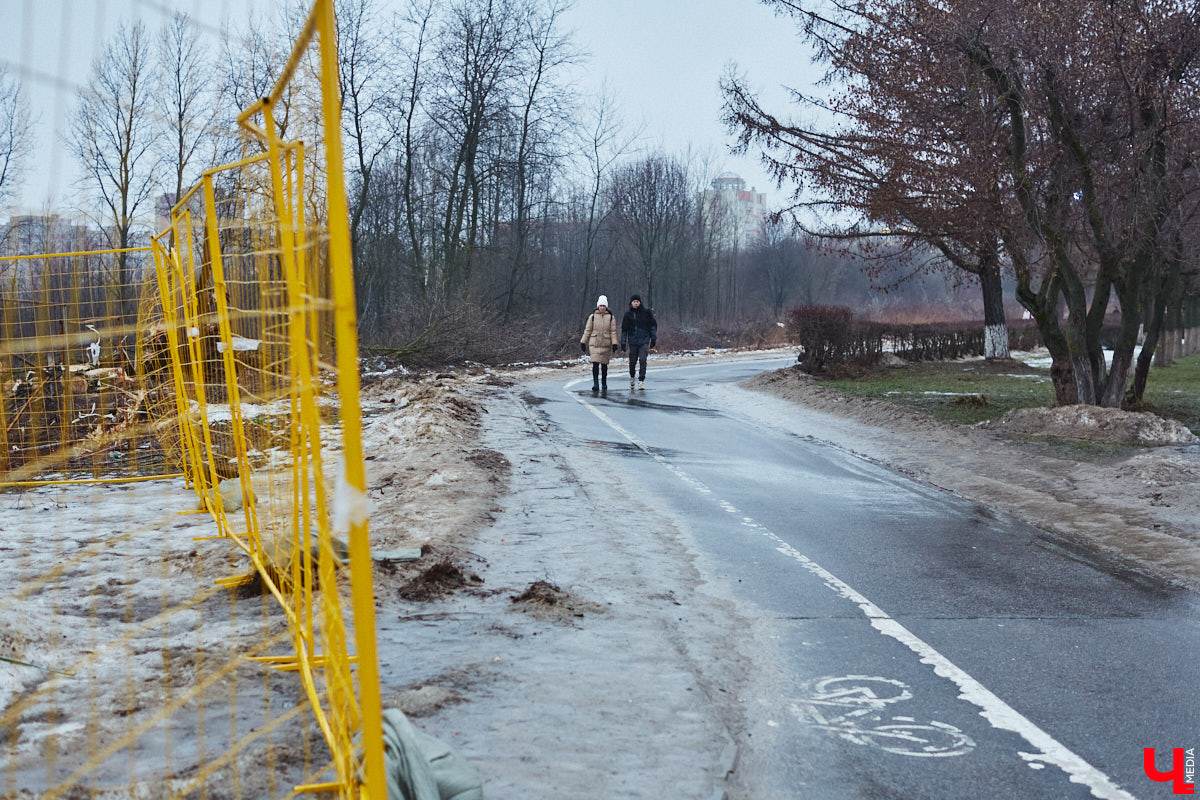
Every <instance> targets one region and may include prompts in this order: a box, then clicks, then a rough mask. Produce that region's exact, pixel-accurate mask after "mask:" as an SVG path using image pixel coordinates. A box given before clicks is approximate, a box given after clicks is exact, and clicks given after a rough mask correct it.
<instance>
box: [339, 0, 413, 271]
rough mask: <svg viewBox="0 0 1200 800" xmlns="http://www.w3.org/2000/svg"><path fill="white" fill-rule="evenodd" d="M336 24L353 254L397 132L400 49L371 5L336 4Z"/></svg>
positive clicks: (355, 0)
mask: <svg viewBox="0 0 1200 800" xmlns="http://www.w3.org/2000/svg"><path fill="white" fill-rule="evenodd" d="M337 20H338V56H339V62H340V63H339V65H338V78H339V84H340V87H339V88H340V89H341V98H342V129H343V131H344V132H345V134H346V139H345V145H346V149H347V150H348V151H349V154H350V169H351V170H352V171H353V173H354V180H353V181H352V185H353V186H354V187H355V190H356V191H355V194H354V197H352V198H351V203H350V242H351V247H352V249H354V251H355V252H357V250H358V241H359V230H360V228H361V224H362V215H363V210H364V207H365V205H366V199H367V196H368V194H369V193H370V191H371V180H372V177H373V175H374V172H375V165H376V163H377V162H378V160H379V159H380V157H381V156H383V154H384V153H385V152H386V151H387V149H388V148H389V147H390V146H391V144H392V142H393V141H394V140H395V139H396V137H397V136H399V134H400V131H401V126H402V121H403V117H402V115H401V113H400V111H401V108H402V106H401V104H400V103H398V102H397V100H398V98H397V93H396V87H395V76H396V73H397V71H398V67H399V65H398V64H397V63H396V58H395V54H396V53H397V52H398V51H399V48H398V47H397V46H396V42H395V37H394V34H393V33H392V31H391V30H390V27H389V26H388V24H387V23H386V22H385V21H384V20H383V19H382V18H381V15H380V13H379V9H378V7H377V4H376V2H375V0H338V3H337Z"/></svg>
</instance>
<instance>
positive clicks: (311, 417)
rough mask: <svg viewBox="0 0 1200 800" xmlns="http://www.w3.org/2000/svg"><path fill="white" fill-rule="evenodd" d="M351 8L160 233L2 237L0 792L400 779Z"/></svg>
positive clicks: (300, 46) (376, 783)
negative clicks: (348, 93)
mask: <svg viewBox="0 0 1200 800" xmlns="http://www.w3.org/2000/svg"><path fill="white" fill-rule="evenodd" d="M333 6H334V4H333V2H332V0H316V2H314V4H313V7H312V11H311V13H310V15H309V17H308V18H307V22H306V24H305V26H304V29H303V31H302V33H301V34H300V36H299V37H298V39H297V41H296V42H295V45H294V49H293V52H292V54H291V56H290V58H289V60H288V62H287V66H286V68H285V69H284V70H283V72H282V74H281V76H280V78H279V79H278V82H277V83H276V85H275V87H274V89H273V90H272V92H271V93H270V94H269V95H268V96H267V97H265V98H263V99H262V100H260V101H259V102H258V103H256V104H255V105H254V106H253V107H251V108H249V109H246V110H245V111H244V112H243V113H242V115H241V117H240V118H239V124H240V125H241V126H242V127H243V128H244V130H245V132H246V149H245V153H246V155H245V157H244V158H243V159H242V160H240V161H237V162H235V163H232V164H227V165H224V166H221V167H217V168H214V169H211V170H208V171H206V172H205V173H204V175H203V178H202V180H201V181H200V182H199V183H198V184H197V185H196V186H194V187H192V189H191V190H190V191H189V192H188V193H187V194H186V195H185V196H184V197H182V198H180V199H179V201H178V203H177V204H176V205H175V206H174V208H173V209H171V213H170V222H169V225H168V226H167V227H166V229H164V230H162V231H161V232H159V233H158V234H157V235H156V236H154V237H153V239H152V241H151V244H150V247H148V248H136V249H132V250H128V251H90V252H88V251H80V252H75V253H57V254H51V255H42V256H36V257H14V258H9V259H0V326H2V328H0V378H2V379H3V384H2V385H0V388H3V402H2V403H0V437H3V438H0V450H2V452H0V498H2V497H8V498H10V499H12V501H13V503H14V507H17V508H20V509H22V510H23V511H22V513H21V515H20V516H18V517H13V519H18V520H19V522H18V523H17V524H16V526H15V527H14V528H13V529H12V530H11V531H10V530H9V528H6V527H5V525H6V523H5V522H4V521H0V532H3V533H4V534H5V537H4V542H5V546H6V547H7V548H8V549H9V550H13V551H15V554H10V555H11V558H8V557H6V559H5V562H6V563H5V566H3V567H0V585H2V586H3V588H4V590H5V591H4V592H3V598H2V599H0V748H3V750H4V752H5V754H6V756H5V760H4V761H3V762H0V763H2V764H3V767H2V768H0V797H4V798H9V797H14V798H15V797H25V796H27V793H28V794H29V796H37V797H44V798H51V797H75V796H81V797H82V796H88V797H103V798H109V797H112V798H116V797H156V798H157V797H210V796H220V797H285V796H293V795H294V794H296V793H301V792H314V793H323V794H325V795H327V796H328V795H332V796H337V797H343V798H365V797H368V796H374V797H376V798H384V797H386V788H385V787H386V781H385V777H384V757H383V745H382V712H381V709H380V699H379V688H378V666H377V663H376V650H375V619H374V593H373V587H372V574H371V556H370V547H369V542H368V529H367V513H366V508H367V501H366V493H365V470H364V465H363V457H362V445H361V411H360V406H359V385H358V372H357V350H358V343H357V334H356V330H357V329H356V320H355V315H354V308H355V306H354V297H353V274H352V264H351V258H350V246H349V232H348V227H347V212H346V199H345V190H344V187H343V183H342V171H343V165H342V161H341V144H340V135H341V132H340V119H339V113H340V103H339V99H338V95H337V92H338V72H337V69H338V67H337V52H336V35H335V19H334V8H333ZM298 84H299V85H300V86H299V88H300V90H301V91H300V92H299V94H300V95H302V96H305V97H309V98H313V99H312V101H311V102H312V106H313V109H314V110H319V112H320V114H319V118H314V130H317V131H319V135H318V136H317V137H316V142H317V143H316V144H310V147H309V148H308V149H306V147H305V146H304V145H303V144H302V143H301V142H299V141H296V140H285V139H284V138H282V137H281V136H280V135H279V133H278V128H277V126H276V124H275V120H274V117H273V112H274V107H275V105H276V104H277V103H278V102H279V99H280V97H281V96H282V95H283V94H284V92H285V91H288V90H289V89H296V88H297V85H298ZM89 276H94V278H93V277H89ZM133 479H155V480H153V481H150V482H143V483H135V484H129V485H124V486H113V485H110V484H108V483H104V481H116V480H121V481H129V480H133ZM81 481H88V482H94V483H97V485H93V486H80V485H78V484H77V483H76V482H81ZM5 493H7V494H5ZM43 513H44V514H45V516H43V517H38V516H37V515H38V514H43ZM38 519H40V520H42V521H43V522H44V523H48V524H45V525H44V524H41V523H38V524H33V523H32V522H31V521H34V520H38Z"/></svg>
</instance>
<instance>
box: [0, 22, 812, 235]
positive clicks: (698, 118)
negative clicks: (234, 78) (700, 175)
mask: <svg viewBox="0 0 1200 800" xmlns="http://www.w3.org/2000/svg"><path fill="white" fill-rule="evenodd" d="M383 1H384V2H385V3H387V2H389V1H390V0H383ZM276 5H277V3H276V0H0V19H3V20H4V24H3V25H2V26H0V60H3V61H5V62H6V63H7V64H8V66H9V69H10V70H12V71H14V72H18V73H19V74H21V75H22V77H23V78H24V80H25V85H26V87H27V90H28V92H29V95H30V96H31V98H33V107H34V114H35V116H36V117H37V125H36V141H37V147H36V149H35V152H34V154H33V157H32V162H33V163H32V164H31V165H30V168H29V169H28V171H27V175H26V178H25V181H24V185H23V187H22V193H21V198H20V205H21V206H22V208H21V209H20V210H24V211H37V210H39V209H40V208H41V207H42V206H43V204H45V203H46V202H50V203H51V204H52V205H55V206H56V207H58V208H68V207H70V206H71V205H73V192H74V190H73V187H72V183H73V180H74V176H75V168H74V165H73V164H72V162H71V159H70V157H69V156H68V155H67V154H66V151H65V148H64V146H63V144H62V131H63V130H65V128H66V120H67V118H68V114H69V111H70V108H71V104H72V101H73V95H74V91H75V89H76V88H77V87H78V86H80V85H82V84H84V83H85V82H86V81H87V79H88V76H89V73H90V66H91V64H92V62H93V60H94V59H95V57H96V56H97V54H99V52H100V51H101V50H102V48H103V45H104V42H105V39H106V37H107V36H109V35H111V33H112V32H113V30H114V29H115V28H116V26H117V24H118V23H119V22H120V21H121V20H129V19H133V18H140V19H142V20H144V21H145V22H146V23H147V25H148V27H150V28H151V29H152V30H154V29H157V28H158V27H159V26H160V25H161V24H162V23H163V22H164V21H165V20H166V19H168V18H169V16H170V13H171V12H172V11H173V10H175V9H180V10H183V11H186V12H187V13H189V14H190V15H192V17H193V18H194V19H196V20H197V21H198V22H199V23H200V24H201V25H204V26H208V30H209V35H210V36H211V39H210V46H212V47H213V48H214V49H215V47H216V45H217V41H216V39H217V36H218V31H219V28H220V25H221V21H222V20H223V19H231V20H232V21H234V22H235V23H240V22H241V21H243V20H244V19H245V18H246V15H247V12H248V11H250V10H255V11H257V13H258V14H259V15H260V16H261V15H263V14H275V13H276V11H275V8H276ZM566 21H567V27H569V28H571V29H573V30H574V32H575V40H576V43H577V44H578V46H580V47H581V48H582V49H584V50H586V51H588V52H589V53H590V54H591V58H590V59H589V61H588V64H587V67H586V69H585V70H583V71H582V73H581V77H580V85H581V86H582V87H583V88H585V89H589V90H593V91H594V90H595V89H597V88H598V87H599V85H600V84H601V82H607V84H608V86H609V88H610V90H611V91H612V92H614V93H615V94H616V96H617V98H618V101H619V104H620V111H621V114H622V116H623V117H624V118H625V119H626V120H627V121H628V122H629V123H630V124H631V125H633V126H640V127H641V129H642V131H643V142H642V148H643V149H651V148H654V147H662V148H663V149H665V150H667V151H668V152H672V153H676V154H683V153H684V152H685V151H686V150H689V149H690V150H691V151H692V152H693V153H707V154H709V155H711V156H712V157H713V168H714V170H715V171H720V170H722V169H728V170H732V171H734V172H737V173H739V174H740V175H741V176H742V177H743V178H745V179H746V182H747V184H749V185H752V186H755V187H757V188H758V190H759V191H764V192H766V193H767V195H768V202H769V203H772V204H774V203H779V202H781V201H782V200H783V199H784V192H780V191H777V190H775V189H774V187H773V186H771V185H770V181H769V179H768V178H767V176H766V173H765V172H764V171H763V170H762V169H761V167H760V166H759V165H758V164H757V162H756V160H755V159H753V158H750V157H742V158H734V157H732V156H730V155H729V154H728V150H727V145H728V143H729V142H730V141H731V137H730V136H729V135H728V134H727V133H726V131H725V129H724V127H723V126H722V125H721V123H720V122H719V119H718V116H719V113H720V107H721V97H720V92H719V89H718V81H719V79H720V77H721V74H722V72H723V70H724V68H725V65H726V64H727V63H729V62H736V63H737V64H738V66H739V67H740V68H741V69H742V71H744V72H745V73H747V75H748V76H749V80H750V83H751V85H752V86H754V87H755V88H757V89H759V90H761V91H763V92H764V93H765V95H766V96H767V97H768V98H772V99H773V100H774V101H775V105H780V104H782V103H783V102H785V101H786V98H785V96H784V93H783V91H782V90H781V89H780V88H779V85H780V84H782V83H786V84H789V85H799V86H802V87H803V88H808V83H809V82H810V81H811V79H812V77H811V76H812V75H813V74H814V70H813V68H812V66H811V65H810V63H809V60H808V56H807V54H806V52H805V50H804V49H803V46H802V45H801V43H800V42H799V41H798V40H797V38H796V36H795V34H794V29H793V27H792V24H791V22H790V21H788V20H783V19H779V18H776V17H775V16H774V15H773V13H772V12H771V11H770V10H769V9H767V8H765V7H764V6H763V5H762V4H761V3H759V2H758V0H577V1H576V5H575V7H574V8H573V9H571V11H570V12H569V14H568V15H567V18H566Z"/></svg>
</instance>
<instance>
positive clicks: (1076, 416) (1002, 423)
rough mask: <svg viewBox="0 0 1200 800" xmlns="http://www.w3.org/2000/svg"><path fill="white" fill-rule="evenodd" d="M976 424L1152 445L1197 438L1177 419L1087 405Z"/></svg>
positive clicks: (1027, 411)
mask: <svg viewBox="0 0 1200 800" xmlns="http://www.w3.org/2000/svg"><path fill="white" fill-rule="evenodd" d="M979 427H981V428H988V429H991V430H997V431H1000V432H1003V433H1017V434H1026V435H1031V436H1059V437H1062V438H1066V439H1084V440H1087V441H1092V442H1111V443H1116V444H1138V445H1146V446H1152V447H1160V446H1164V445H1177V444H1196V443H1197V442H1200V437H1197V436H1196V435H1195V434H1193V433H1192V432H1191V431H1190V430H1188V427H1187V426H1186V425H1184V424H1183V423H1182V422H1179V421H1177V420H1173V419H1163V418H1162V417H1159V416H1156V415H1154V414H1148V413H1146V412H1143V411H1122V410H1121V409H1119V408H1100V407H1099V406H1088V405H1074V406H1059V407H1058V408H1014V409H1013V410H1011V411H1008V412H1006V413H1005V414H1004V416H1002V417H1000V418H999V419H995V420H988V421H986V422H981V423H979Z"/></svg>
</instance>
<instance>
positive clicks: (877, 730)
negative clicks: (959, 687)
mask: <svg viewBox="0 0 1200 800" xmlns="http://www.w3.org/2000/svg"><path fill="white" fill-rule="evenodd" d="M805 686H806V691H805V693H804V694H803V695H802V696H801V697H800V698H798V699H796V700H794V701H793V702H791V704H790V709H791V712H792V714H793V715H795V717H796V719H797V720H799V721H800V722H801V723H802V724H805V725H810V726H812V727H814V728H818V729H820V730H824V731H828V732H830V733H833V734H836V735H837V736H840V737H841V738H842V739H845V740H846V741H848V742H853V743H854V744H859V745H869V746H873V747H878V748H879V749H881V750H884V751H886V752H888V753H895V754H897V755H902V756H917V757H921V758H938V757H946V756H962V755H966V754H967V753H969V752H971V751H972V750H974V749H975V742H974V741H972V739H971V738H970V737H969V736H967V735H966V734H965V733H963V732H962V731H961V730H959V729H958V728H956V727H954V726H953V725H947V724H945V723H943V722H933V721H929V722H918V721H917V720H916V719H914V718H913V717H902V716H894V715H892V716H888V717H886V719H885V716H884V713H885V711H886V710H888V706H891V705H893V704H896V703H901V702H903V701H905V700H911V699H912V696H913V694H912V691H911V690H910V689H909V688H908V686H906V685H905V684H904V683H902V682H900V681H898V680H894V679H892V678H879V677H873V676H870V675H843V676H840V677H826V678H819V679H817V680H815V681H812V682H810V683H808V684H806V685H805Z"/></svg>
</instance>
